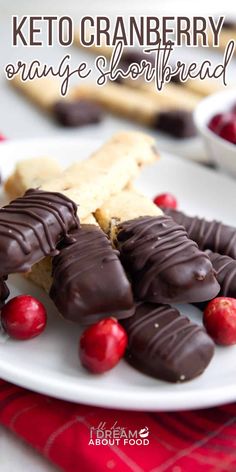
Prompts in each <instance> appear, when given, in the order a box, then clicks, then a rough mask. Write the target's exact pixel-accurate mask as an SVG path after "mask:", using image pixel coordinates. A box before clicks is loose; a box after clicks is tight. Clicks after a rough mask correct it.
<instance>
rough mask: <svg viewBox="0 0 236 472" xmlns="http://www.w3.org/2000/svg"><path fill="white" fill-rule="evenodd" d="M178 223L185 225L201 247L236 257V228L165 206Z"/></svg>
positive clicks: (190, 236)
mask: <svg viewBox="0 0 236 472" xmlns="http://www.w3.org/2000/svg"><path fill="white" fill-rule="evenodd" d="M164 212H165V214H166V215H170V216H171V217H172V218H173V219H174V220H175V221H176V223H178V224H180V225H183V226H184V228H185V229H186V231H187V233H188V236H189V238H191V239H193V241H196V243H197V244H198V246H199V247H200V249H202V250H205V249H210V250H211V251H213V252H218V253H219V254H222V255H225V256H230V257H232V258H233V259H236V228H234V227H233V226H227V225H224V224H223V223H221V222H220V221H215V220H214V221H207V220H205V219H204V218H198V217H197V216H195V217H193V216H187V215H186V214H185V213H183V212H181V211H178V210H172V209H170V208H164Z"/></svg>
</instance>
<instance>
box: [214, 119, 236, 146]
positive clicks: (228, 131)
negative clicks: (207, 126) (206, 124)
mask: <svg viewBox="0 0 236 472" xmlns="http://www.w3.org/2000/svg"><path fill="white" fill-rule="evenodd" d="M218 134H219V136H221V138H223V139H226V141H229V142H230V143H233V144H236V118H235V119H234V121H233V120H231V121H226V122H225V123H224V124H223V125H222V126H221V127H220V128H219V130H218Z"/></svg>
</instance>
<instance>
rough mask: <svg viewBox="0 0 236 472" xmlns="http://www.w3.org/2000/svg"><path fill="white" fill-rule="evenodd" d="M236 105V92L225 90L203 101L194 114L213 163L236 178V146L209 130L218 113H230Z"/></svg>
mask: <svg viewBox="0 0 236 472" xmlns="http://www.w3.org/2000/svg"><path fill="white" fill-rule="evenodd" d="M235 104H236V90H224V91H223V92H218V93H214V94H213V95H210V96H209V97H207V98H205V99H204V100H202V101H201V102H200V103H199V105H198V106H197V108H196V110H195V112H194V121H195V124H196V127H197V129H198V131H199V132H200V134H201V135H202V136H203V139H204V141H205V145H206V148H207V152H208V154H209V157H210V159H211V161H212V162H214V163H216V164H217V165H218V167H219V168H220V169H222V170H223V171H225V172H227V173H228V174H230V175H234V176H235V177H236V145H235V144H231V143H230V142H228V141H226V140H225V139H223V138H221V137H220V136H217V134H215V133H213V131H211V130H210V129H209V128H208V123H209V121H210V119H211V118H212V117H213V116H214V115H216V114H217V113H224V112H228V111H230V109H231V108H232V107H233V105H235Z"/></svg>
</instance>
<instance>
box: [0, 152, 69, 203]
mask: <svg viewBox="0 0 236 472" xmlns="http://www.w3.org/2000/svg"><path fill="white" fill-rule="evenodd" d="M61 172H62V167H61V165H60V164H59V162H58V161H57V160H56V159H53V158H52V157H38V158H32V159H24V160H21V161H19V162H17V164H16V167H15V169H14V171H13V173H12V174H11V175H10V177H8V179H7V180H6V182H5V184H4V190H5V192H6V193H7V194H8V196H9V197H10V198H11V199H14V198H17V197H21V196H22V195H23V194H24V193H25V192H26V190H27V189H28V188H37V187H39V185H41V184H42V183H43V182H45V181H46V180H49V179H52V178H54V177H57V176H58V175H59V174H60V173H61Z"/></svg>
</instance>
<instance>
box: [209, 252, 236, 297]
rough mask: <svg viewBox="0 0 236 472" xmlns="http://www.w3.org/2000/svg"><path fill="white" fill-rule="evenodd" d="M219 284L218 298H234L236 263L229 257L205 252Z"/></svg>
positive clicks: (235, 293) (235, 294)
mask: <svg viewBox="0 0 236 472" xmlns="http://www.w3.org/2000/svg"><path fill="white" fill-rule="evenodd" d="M206 253H207V255H208V257H209V259H210V261H211V263H212V265H213V268H214V270H215V272H216V278H217V280H218V282H219V284H220V292H219V294H218V296H221V297H232V298H236V261H235V260H234V259H232V258H231V257H229V256H222V255H221V254H217V253H215V252H211V251H206Z"/></svg>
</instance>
